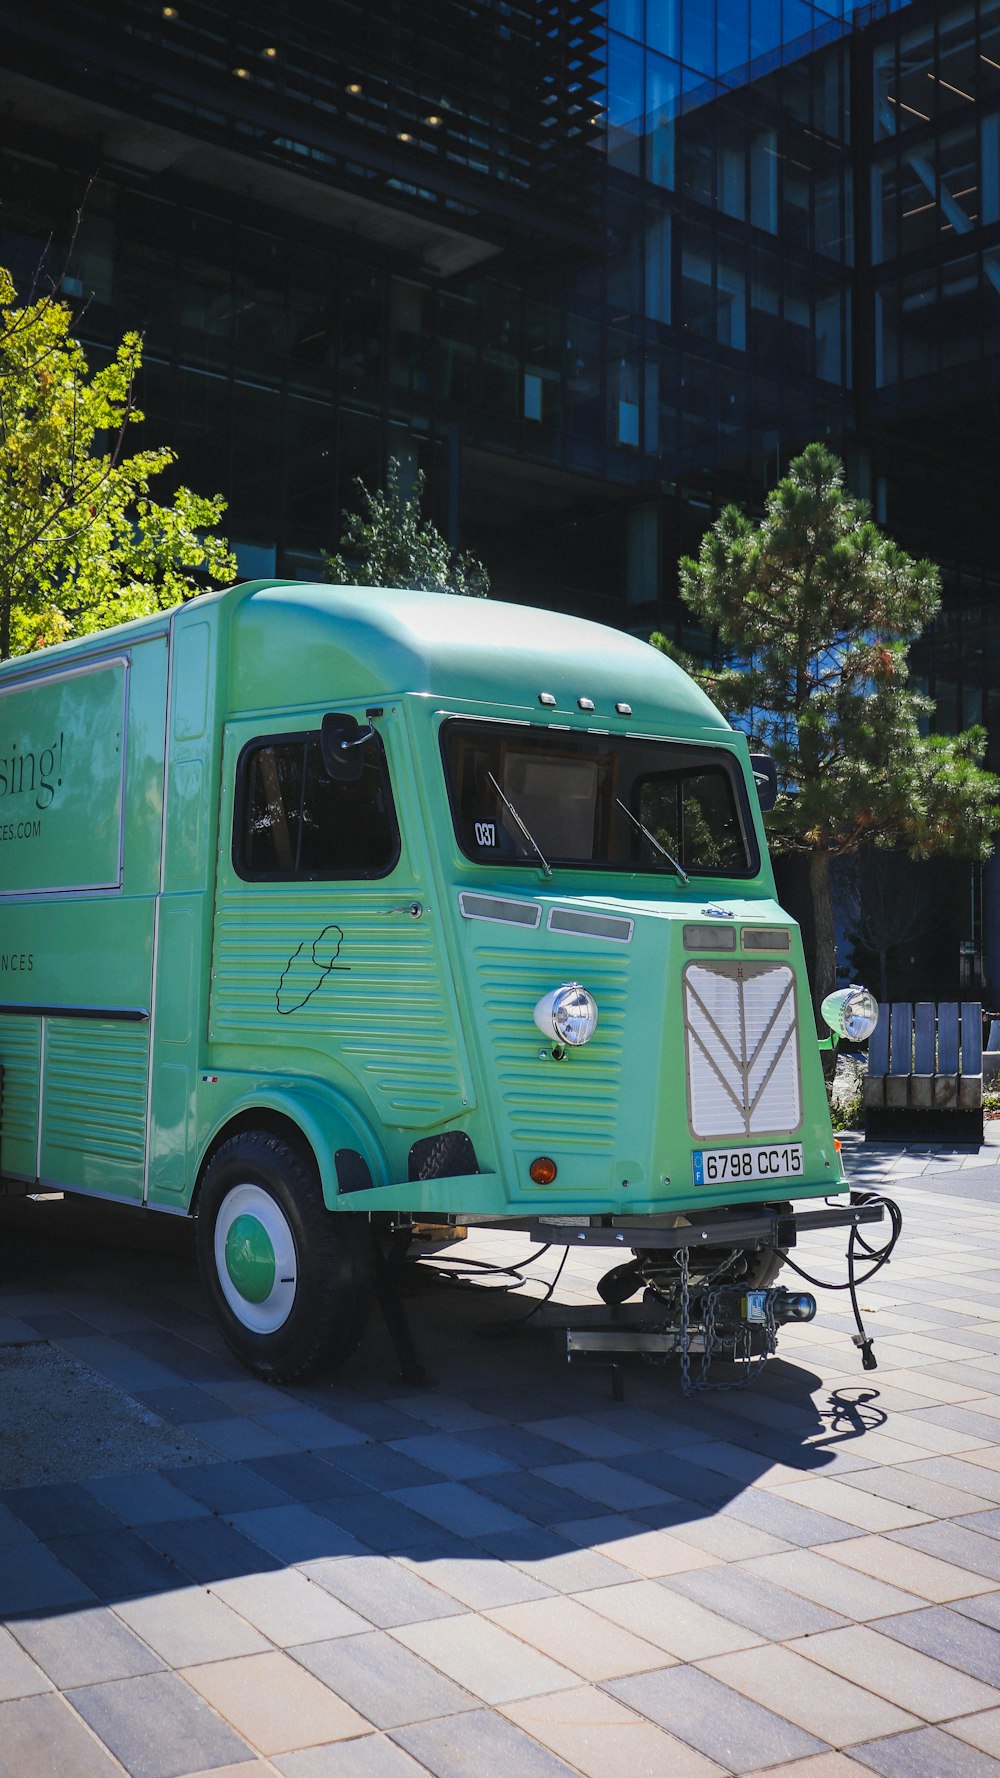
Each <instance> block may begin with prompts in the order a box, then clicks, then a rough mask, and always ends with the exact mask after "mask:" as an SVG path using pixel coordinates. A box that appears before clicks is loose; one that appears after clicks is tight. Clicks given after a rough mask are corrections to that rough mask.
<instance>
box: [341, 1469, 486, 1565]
mask: <svg viewBox="0 0 1000 1778" xmlns="http://www.w3.org/2000/svg"><path fill="white" fill-rule="evenodd" d="M441 1486H442V1487H463V1491H465V1492H468V1491H469V1490H466V1489H464V1484H462V1483H458V1482H455V1483H442V1484H441ZM409 1492H411V1490H408V1489H406V1490H402V1491H401V1492H398V1493H397V1492H393V1493H388V1494H376V1493H374V1492H373V1491H369V1492H368V1493H367V1494H365V1495H358V1496H352V1497H351V1499H349V1500H330V1501H317V1503H316V1511H317V1512H319V1513H322V1515H323V1516H324V1517H325V1518H328V1519H330V1520H331V1521H333V1522H334V1523H335V1524H336V1525H338V1526H339V1527H340V1529H341V1531H342V1532H343V1533H345V1534H346V1535H347V1536H348V1537H350V1538H352V1539H353V1540H354V1550H355V1551H356V1550H358V1549H360V1548H362V1547H365V1546H367V1548H368V1549H372V1550H401V1549H406V1548H409V1547H411V1546H412V1547H416V1546H417V1545H419V1544H421V1543H433V1542H435V1541H436V1540H437V1538H438V1537H439V1536H440V1534H441V1527H440V1525H439V1524H436V1523H433V1522H432V1521H431V1520H430V1519H429V1518H427V1517H426V1516H425V1515H424V1514H423V1513H422V1512H414V1511H413V1510H412V1508H411V1507H409V1506H407V1505H406V1504H405V1498H406V1494H407V1493H409ZM412 1492H414V1493H420V1492H421V1490H420V1489H419V1488H418V1489H414V1490H412ZM344 1553H345V1554H348V1555H349V1554H351V1553H352V1551H351V1550H347V1549H345V1552H344Z"/></svg>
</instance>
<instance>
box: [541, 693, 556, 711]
mask: <svg viewBox="0 0 1000 1778" xmlns="http://www.w3.org/2000/svg"><path fill="white" fill-rule="evenodd" d="M538 702H539V703H540V704H543V705H544V706H545V709H546V710H554V709H555V707H556V701H555V698H554V697H553V696H552V693H551V692H550V691H540V692H539V694H538Z"/></svg>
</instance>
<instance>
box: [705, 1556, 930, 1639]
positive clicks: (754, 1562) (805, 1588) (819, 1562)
mask: <svg viewBox="0 0 1000 1778" xmlns="http://www.w3.org/2000/svg"><path fill="white" fill-rule="evenodd" d="M740 1567H741V1568H742V1569H743V1570H744V1571H745V1572H746V1573H747V1574H752V1575H757V1576H759V1577H760V1579H762V1580H764V1581H768V1582H773V1583H774V1584H775V1585H777V1586H781V1587H785V1588H786V1589H787V1591H788V1592H790V1593H798V1594H799V1595H800V1596H801V1597H802V1598H803V1599H811V1600H813V1601H814V1603H815V1604H817V1605H823V1606H825V1607H826V1608H827V1610H829V1611H834V1612H837V1613H838V1615H840V1616H842V1617H845V1618H854V1619H856V1620H858V1621H860V1622H865V1621H867V1620H868V1619H870V1618H879V1617H888V1616H890V1615H891V1614H892V1613H894V1612H902V1611H916V1610H917V1609H918V1608H919V1606H920V1603H921V1601H920V1600H919V1599H917V1598H915V1597H914V1595H913V1594H912V1593H909V1592H906V1591H905V1590H904V1589H903V1588H902V1587H894V1586H891V1585H889V1584H888V1583H886V1582H885V1581H881V1580H876V1579H874V1578H873V1577H871V1576H869V1575H866V1574H862V1573H859V1572H856V1571H854V1570H852V1569H850V1568H845V1567H844V1566H843V1564H841V1563H839V1562H834V1561H832V1560H831V1559H830V1558H829V1557H828V1556H827V1555H826V1554H820V1553H818V1552H817V1551H815V1550H802V1549H797V1550H792V1551H790V1552H788V1553H787V1554H781V1555H777V1556H768V1557H765V1558H763V1559H759V1558H752V1559H751V1560H750V1561H747V1562H742V1563H741V1564H740Z"/></svg>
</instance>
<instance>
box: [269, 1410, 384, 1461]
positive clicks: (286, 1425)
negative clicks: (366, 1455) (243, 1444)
mask: <svg viewBox="0 0 1000 1778" xmlns="http://www.w3.org/2000/svg"><path fill="white" fill-rule="evenodd" d="M255 1418H256V1420H257V1422H258V1424H259V1425H260V1426H264V1427H266V1428H267V1429H268V1430H269V1431H271V1432H275V1433H277V1435H278V1437H279V1438H281V1439H283V1440H284V1441H285V1443H286V1444H288V1445H291V1446H292V1447H293V1448H294V1449H296V1450H300V1451H313V1450H315V1451H320V1450H328V1449H329V1448H330V1447H332V1446H334V1445H337V1446H340V1445H360V1444H363V1443H364V1433H362V1432H359V1431H358V1429H357V1427H356V1426H346V1425H345V1424H344V1423H343V1421H341V1420H335V1419H334V1418H333V1416H332V1415H331V1414H323V1413H320V1412H318V1411H317V1409H315V1408H282V1409H280V1410H279V1411H278V1412H277V1413H272V1414H257V1415H256V1416H255Z"/></svg>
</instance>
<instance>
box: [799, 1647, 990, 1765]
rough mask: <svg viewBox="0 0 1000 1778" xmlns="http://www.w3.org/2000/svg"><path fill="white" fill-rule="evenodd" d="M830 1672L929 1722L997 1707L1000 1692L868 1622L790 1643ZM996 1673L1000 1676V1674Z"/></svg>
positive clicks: (849, 1738)
mask: <svg viewBox="0 0 1000 1778" xmlns="http://www.w3.org/2000/svg"><path fill="white" fill-rule="evenodd" d="M790 1646H791V1647H792V1648H794V1649H795V1650H796V1651H797V1652H798V1653H799V1654H802V1655H804V1656H806V1657H807V1658H808V1659H809V1660H810V1661H816V1662H817V1663H818V1664H819V1665H821V1666H822V1667H824V1668H826V1669H827V1670H828V1671H829V1672H830V1673H839V1674H840V1675H841V1677H842V1678H844V1679H849V1680H852V1681H853V1682H854V1683H855V1684H858V1685H867V1686H870V1687H871V1689H872V1690H873V1691H877V1692H878V1694H879V1696H880V1697H883V1698H889V1699H891V1700H892V1702H893V1703H895V1704H898V1705H899V1707H900V1709H902V1710H910V1711H912V1712H913V1713H914V1715H916V1716H918V1717H920V1718H922V1719H923V1720H924V1721H927V1722H941V1721H943V1720H945V1719H946V1718H948V1717H950V1716H965V1715H967V1714H969V1713H970V1712H971V1711H973V1710H989V1709H994V1708H996V1707H997V1706H998V1705H1000V1691H998V1690H997V1689H995V1687H994V1686H992V1685H984V1684H983V1682H982V1680H979V1679H973V1678H970V1676H969V1675H968V1674H966V1673H960V1672H957V1671H956V1670H955V1668H954V1667H952V1666H946V1665H945V1663H944V1662H943V1661H941V1660H937V1659H935V1658H933V1657H932V1656H930V1655H928V1654H925V1653H923V1652H921V1650H920V1649H919V1648H914V1647H913V1646H912V1644H906V1643H903V1642H900V1641H898V1640H896V1639H894V1638H892V1637H888V1636H883V1635H881V1633H880V1632H879V1630H878V1629H874V1628H872V1627H871V1626H869V1625H867V1624H848V1625H847V1626H846V1627H845V1628H844V1629H842V1630H828V1631H822V1632H821V1633H820V1634H819V1635H817V1636H809V1637H804V1638H802V1640H801V1641H799V1642H796V1643H794V1644H792V1645H790ZM995 1676H996V1677H997V1678H1000V1672H996V1674H995ZM867 1738H868V1736H867V1734H864V1733H863V1734H861V1735H856V1736H849V1735H844V1736H842V1737H841V1739H842V1740H845V1741H846V1740H852V1739H853V1740H861V1739H867Z"/></svg>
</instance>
